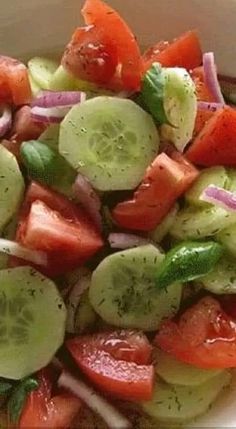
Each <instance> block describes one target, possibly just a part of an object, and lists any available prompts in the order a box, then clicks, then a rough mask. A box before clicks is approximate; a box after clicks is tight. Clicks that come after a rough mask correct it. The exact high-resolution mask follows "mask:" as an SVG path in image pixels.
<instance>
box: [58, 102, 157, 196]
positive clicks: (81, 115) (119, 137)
mask: <svg viewBox="0 0 236 429" xmlns="http://www.w3.org/2000/svg"><path fill="white" fill-rule="evenodd" d="M158 146H159V136H158V132H157V129H156V126H155V124H154V122H153V120H152V118H151V116H150V115H148V114H147V113H146V112H144V110H142V109H141V108H140V107H139V106H137V105H136V104H135V103H134V102H133V101H131V100H125V99H120V98H115V97H106V96H100V97H96V98H93V99H91V100H88V101H85V102H84V103H82V104H80V105H77V106H74V107H73V108H72V109H71V110H70V112H69V113H68V114H67V116H66V117H65V119H64V121H63V122H62V124H61V128H60V137H59V151H60V153H61V155H62V156H64V157H65V159H66V160H67V161H68V162H69V163H70V164H71V165H72V167H74V168H75V169H76V170H78V171H79V172H81V173H82V174H83V175H85V176H86V177H88V179H89V180H90V182H91V184H92V185H93V186H94V187H95V188H96V189H99V190H101V191H115V190H124V189H134V188H135V187H136V186H137V185H138V184H139V183H140V181H141V180H142V177H143V175H144V173H145V170H146V168H147V167H148V165H149V164H150V163H151V161H152V160H153V159H154V158H155V156H156V154H157V151H158Z"/></svg>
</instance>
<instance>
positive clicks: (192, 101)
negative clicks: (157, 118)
mask: <svg viewBox="0 0 236 429" xmlns="http://www.w3.org/2000/svg"><path fill="white" fill-rule="evenodd" d="M163 70H164V73H165V90H164V110H165V113H166V116H167V118H168V121H169V123H170V124H171V125H168V124H163V125H162V127H161V134H162V137H163V139H164V140H167V141H171V142H172V143H173V144H174V145H175V147H176V148H177V149H178V150H179V151H181V152H182V151H183V150H184V148H185V147H186V145H187V144H188V143H189V142H190V140H191V138H192V135H193V130H194V125H195V119H196V115H197V97H196V93H195V85H194V82H193V80H192V79H191V77H190V75H189V73H188V72H187V70H185V69H183V68H179V67H174V68H165V69H163Z"/></svg>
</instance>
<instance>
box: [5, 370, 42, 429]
mask: <svg viewBox="0 0 236 429" xmlns="http://www.w3.org/2000/svg"><path fill="white" fill-rule="evenodd" d="M37 388H38V381H37V380H36V379H35V378H32V377H28V378H25V379H23V380H22V381H21V382H20V383H19V384H18V385H17V386H16V388H15V389H14V391H13V393H12V395H11V397H10V399H9V401H8V413H9V418H10V421H11V422H12V423H17V422H18V420H19V418H20V415H21V412H22V409H23V407H24V404H25V401H26V399H27V396H28V394H29V393H30V392H32V391H33V390H35V389H37Z"/></svg>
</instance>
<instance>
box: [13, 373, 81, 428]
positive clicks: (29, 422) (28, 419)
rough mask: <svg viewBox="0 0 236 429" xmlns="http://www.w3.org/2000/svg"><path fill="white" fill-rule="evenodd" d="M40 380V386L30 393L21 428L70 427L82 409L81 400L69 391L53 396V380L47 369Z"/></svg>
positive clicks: (23, 412) (39, 376) (20, 424)
mask: <svg viewBox="0 0 236 429" xmlns="http://www.w3.org/2000/svg"><path fill="white" fill-rule="evenodd" d="M38 380H39V388H38V389H37V390H34V391H33V392H31V393H30V395H29V397H28V399H27V401H26V404H25V406H24V408H23V411H22V414H21V417H20V423H19V429H29V428H30V429H31V428H32V429H33V428H37V429H39V428H40V429H41V428H42V429H43V428H48V429H62V428H63V429H67V428H69V427H70V425H71V423H72V422H73V420H74V418H75V417H76V415H77V414H78V412H79V410H80V407H81V402H80V400H79V399H78V398H76V397H75V396H73V395H72V394H69V393H61V394H59V395H57V396H54V397H51V391H52V382H51V380H50V378H49V374H48V372H47V371H45V370H43V371H41V372H40V373H39V374H38Z"/></svg>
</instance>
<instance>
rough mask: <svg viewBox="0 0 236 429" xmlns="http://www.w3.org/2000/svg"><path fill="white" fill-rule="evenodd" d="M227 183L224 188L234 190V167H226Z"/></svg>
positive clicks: (235, 189)
mask: <svg viewBox="0 0 236 429" xmlns="http://www.w3.org/2000/svg"><path fill="white" fill-rule="evenodd" d="M227 173H228V183H227V187H226V189H227V190H228V191H231V192H236V169H235V168H228V169H227Z"/></svg>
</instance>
